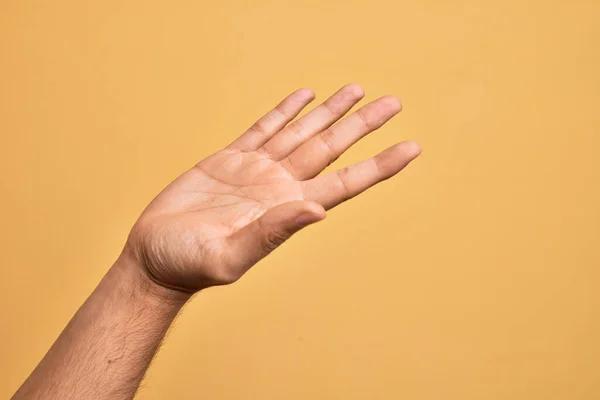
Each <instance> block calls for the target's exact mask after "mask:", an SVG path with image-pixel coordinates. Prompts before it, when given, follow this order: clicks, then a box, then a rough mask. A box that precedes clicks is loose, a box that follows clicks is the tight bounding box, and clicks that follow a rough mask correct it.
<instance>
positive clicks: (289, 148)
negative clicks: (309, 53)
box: [126, 84, 420, 292]
mask: <svg viewBox="0 0 600 400" xmlns="http://www.w3.org/2000/svg"><path fill="white" fill-rule="evenodd" d="M363 96H364V92H363V90H362V88H361V87H360V86H358V85H356V84H351V85H347V86H345V87H343V88H342V89H340V90H339V91H338V92H337V93H335V94H334V95H333V96H331V97H330V98H329V99H327V100H326V101H325V102H324V103H323V104H321V105H320V106H318V107H316V108H315V109H314V110H312V111H311V112H309V113H308V114H306V115H305V116H303V117H302V118H299V119H297V120H296V121H294V122H292V120H293V119H294V118H295V117H296V116H297V115H298V114H299V113H300V112H301V111H302V109H303V108H304V107H306V105H307V104H308V103H310V102H311V101H312V100H313V99H314V93H313V92H312V91H311V90H308V89H301V90H298V91H296V92H294V93H293V94H291V95H290V96H288V97H287V98H286V99H284V100H283V101H282V102H281V103H280V104H278V105H277V106H276V107H275V108H274V109H273V110H272V111H271V112H269V113H268V114H267V115H265V116H264V117H262V118H261V119H260V120H258V121H257V122H256V123H255V124H254V125H253V126H252V127H251V128H250V129H249V130H248V131H246V132H245V133H244V134H243V135H242V136H241V137H239V138H238V139H237V140H236V141H234V142H233V143H231V144H230V145H229V146H227V147H226V148H225V149H223V150H221V151H219V152H217V153H215V154H213V155H211V156H209V157H207V158H206V159H204V160H202V161H200V162H199V163H198V164H196V165H195V166H194V167H193V168H192V169H190V170H189V171H187V172H185V173H184V174H183V175H181V176H180V177H179V178H177V179H176V180H175V181H174V182H173V183H171V184H170V185H169V186H168V187H167V188H166V189H165V190H163V192H161V193H160V194H159V195H158V196H157V197H156V198H155V199H154V200H153V201H152V203H151V204H150V205H149V206H148V208H147V209H146V210H145V211H144V213H143V214H142V216H141V217H140V218H139V220H138V221H137V223H136V225H135V226H134V228H133V230H132V232H131V234H130V237H129V239H128V243H127V246H126V250H127V252H128V253H129V254H130V255H132V256H133V257H134V258H135V259H136V261H137V262H138V263H139V265H140V266H141V267H142V268H143V269H144V271H145V272H146V273H147V274H148V276H149V277H150V278H151V279H153V280H154V281H155V282H157V283H159V284H161V285H163V286H167V287H171V288H177V289H181V290H185V291H190V292H193V291H197V290H199V289H202V288H204V287H207V286H211V285H219V284H226V283H231V282H233V281H235V280H237V279H238V278H239V277H240V276H241V275H243V273H244V272H246V271H247V270H248V269H249V268H250V267H251V266H252V265H254V264H255V263H256V262H257V261H259V260H260V259H261V258H263V257H265V256H266V255H267V254H269V253H270V252H271V251H272V250H274V249H275V248H276V247H277V246H279V245H280V244H281V243H283V242H284V241H285V240H286V239H288V238H289V237H290V236H291V235H292V234H293V233H295V232H296V231H298V230H300V229H301V228H303V227H304V226H306V225H309V224H311V223H314V222H317V221H319V220H321V219H323V218H325V210H327V209H329V208H332V207H334V206H336V205H337V204H339V203H341V202H343V201H345V200H347V199H349V198H351V197H354V196H356V195H357V194H359V193H361V192H362V191H364V190H366V189H367V188H369V187H370V186H373V185H374V184H376V183H377V182H380V181H382V180H384V179H387V178H389V177H391V176H393V175H395V174H396V173H398V172H399V171H400V170H401V169H402V168H404V167H405V166H406V165H407V164H408V163H409V162H410V161H411V160H413V159H414V158H415V157H416V156H418V154H419V152H420V149H419V147H418V145H417V144H415V143H414V142H403V143H398V144H396V145H394V146H392V147H390V148H388V149H386V150H384V151H383V152H382V153H380V154H378V155H377V156H375V157H373V158H370V159H368V160H365V161H363V162H361V163H358V164H355V165H351V166H349V167H346V168H343V169H341V170H338V171H336V172H332V173H329V174H325V175H320V176H318V174H319V173H320V172H321V171H322V170H323V169H324V168H325V167H327V166H328V165H329V164H331V163H332V162H333V161H334V160H335V159H337V157H339V155H340V154H342V153H343V152H344V151H346V150H347V149H348V148H349V147H350V146H351V145H352V144H354V143H355V142H357V141H358V140H359V139H360V138H361V137H363V136H365V135H366V134H368V133H370V132H372V131H373V130H375V129H377V128H379V127H380V126H381V125H383V124H384V123H385V122H386V121H388V120H389V119H390V118H391V117H393V116H394V115H395V114H397V113H398V112H399V111H400V110H401V106H400V103H399V101H398V100H397V99H396V98H395V97H392V96H385V97H382V98H379V99H377V100H375V101H373V102H372V103H369V104H367V105H366V106H364V107H362V108H361V109H359V110H358V111H356V112H354V113H353V114H351V115H350V116H348V117H347V118H345V119H343V120H341V121H339V122H337V123H336V121H338V120H339V119H340V118H341V117H342V116H344V115H345V114H346V113H347V112H348V111H349V110H350V109H351V108H352V107H353V106H354V105H355V104H356V103H357V102H358V101H359V100H360V99H362V97H363ZM334 123H335V124H334Z"/></svg>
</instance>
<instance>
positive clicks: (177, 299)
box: [109, 252, 192, 308]
mask: <svg viewBox="0 0 600 400" xmlns="http://www.w3.org/2000/svg"><path fill="white" fill-rule="evenodd" d="M111 272H112V273H114V274H115V275H116V276H118V280H119V282H120V283H121V284H123V285H125V286H126V287H127V289H126V290H128V291H129V292H131V294H132V295H133V296H135V297H136V298H139V297H141V298H143V299H144V300H145V301H148V302H150V303H153V304H155V305H157V306H158V305H160V306H164V305H168V306H173V307H176V308H181V307H182V306H183V305H184V304H185V303H186V302H187V301H188V300H189V299H190V298H191V297H192V293H187V292H183V291H180V290H176V289H171V288H167V287H165V286H163V285H160V284H159V283H157V282H155V281H154V280H153V279H151V278H150V277H149V276H148V274H147V273H146V272H145V271H144V270H143V268H142V267H141V266H140V265H138V264H137V263H136V262H135V260H134V259H133V258H132V257H129V256H128V255H127V253H126V252H123V253H122V254H121V255H120V256H119V258H118V259H117V261H116V262H115V263H114V265H113V266H112V267H111ZM111 272H109V274H110V273H111Z"/></svg>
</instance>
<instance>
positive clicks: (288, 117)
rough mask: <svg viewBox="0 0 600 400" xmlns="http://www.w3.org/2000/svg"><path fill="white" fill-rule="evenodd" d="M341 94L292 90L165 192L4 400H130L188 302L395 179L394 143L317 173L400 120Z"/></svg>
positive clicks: (385, 101)
mask: <svg viewBox="0 0 600 400" xmlns="http://www.w3.org/2000/svg"><path fill="white" fill-rule="evenodd" d="M363 96H364V93H363V90H362V88H361V87H360V86H358V85H356V84H350V85H346V86H345V87H343V88H342V89H340V90H339V91H338V92H336V93H335V94H334V95H333V96H331V97H330V98H329V99H327V100H326V101H325V102H324V103H323V104H321V105H319V106H318V107H316V108H315V109H313V110H312V111H311V112H309V113H308V114H306V115H305V116H303V117H302V118H299V119H297V120H295V121H294V118H295V117H296V116H297V115H298V114H299V113H300V112H301V111H302V109H303V108H304V107H306V106H307V105H308V104H309V103H310V102H311V101H312V100H313V99H314V93H313V92H312V91H311V90H308V89H301V90H298V91H296V92H294V93H292V94H291V95H290V96H288V97H287V98H285V99H284V100H283V101H282V102H281V103H280V104H278V105H277V106H276V107H275V109H273V110H272V111H270V112H269V113H268V114H267V115H265V116H264V117H262V118H261V119H260V120H258V121H257V122H256V123H255V124H254V125H253V126H252V127H251V128H250V129H249V130H248V131H246V132H245V133H244V134H243V135H242V136H240V137H239V138H238V139H237V140H235V141H234V142H233V143H231V144H230V145H229V146H227V147H226V148H225V149H223V150H221V151H219V152H217V153H215V154H213V155H211V156H209V157H207V158H205V159H204V160H202V161H200V162H199V163H197V164H196V165H195V166H193V167H192V168H191V169H190V170H188V171H186V172H184V173H183V174H182V175H181V176H180V177H179V178H177V179H176V180H175V181H173V182H172V183H171V184H170V185H169V186H167V187H166V188H165V189H164V190H163V191H162V192H161V193H160V194H159V195H158V196H157V197H156V198H155V199H154V200H153V201H152V202H151V203H150V205H149V206H148V207H147V208H146V210H144V212H143V213H142V215H141V216H140V218H139V219H138V221H137V222H136V224H135V225H134V227H133V229H132V230H131V233H130V235H129V238H128V240H127V243H126V244H125V247H124V249H123V252H122V254H121V255H120V256H119V258H118V260H117V261H116V262H115V264H114V265H113V266H112V268H111V269H110V270H109V272H108V273H107V275H106V276H105V277H104V278H103V280H102V281H101V282H100V284H99V285H98V287H97V288H96V290H95V291H94V292H93V293H92V295H91V296H90V297H89V298H88V299H87V301H86V302H85V303H84V304H83V305H82V307H81V308H80V309H79V311H78V312H77V313H76V314H75V316H74V317H73V319H72V320H71V322H70V323H69V325H68V326H67V327H66V328H65V330H64V331H63V333H62V334H61V335H60V337H59V338H58V339H57V341H56V342H55V343H54V345H53V346H52V348H51V349H50V350H49V352H48V353H47V354H46V356H45V357H44V359H43V360H42V361H41V362H40V364H39V365H38V366H37V368H36V369H35V370H34V372H33V373H32V374H31V375H30V377H29V378H28V379H27V380H26V381H25V383H24V384H23V385H22V386H21V388H20V389H19V390H18V391H17V393H16V394H15V395H14V397H13V399H32V398H34V399H38V398H39V399H82V398H93V399H131V398H133V397H134V395H135V392H136V391H137V388H138V386H139V384H140V382H141V379H142V378H143V375H144V373H145V371H146V369H147V368H148V365H149V364H150V361H151V360H152V357H153V356H154V354H155V352H156V350H157V349H158V347H159V345H160V342H161V341H162V339H163V337H164V335H165V333H166V331H167V330H168V328H169V326H170V324H171V322H172V321H173V318H175V316H176V315H177V313H178V312H179V310H180V309H181V307H182V306H183V305H184V304H185V303H186V302H187V301H188V300H189V298H190V297H191V296H192V294H194V293H196V292H198V291H200V290H202V289H204V288H207V287H210V286H215V285H224V284H229V283H232V282H235V281H236V280H237V279H239V278H240V277H241V276H242V275H243V274H244V273H245V272H246V271H247V270H248V269H249V268H251V267H252V266H253V265H254V264H256V263H257V262H258V261H259V260H260V259H262V258H264V257H265V256H266V255H268V254H269V253H270V252H271V251H273V250H274V249H276V248H277V247H278V246H279V245H281V244H282V243H283V242H284V241H285V240H287V239H288V238H290V237H291V236H292V235H293V234H294V233H295V232H297V231H299V230H300V229H302V228H303V227H305V226H307V225H310V224H312V223H315V222H318V221H320V220H322V219H324V218H325V215H326V210H328V209H330V208H332V207H335V206H336V205H338V204H340V203H341V202H343V201H346V200H348V199H350V198H352V197H354V196H356V195H358V194H359V193H361V192H363V191H364V190H366V189H368V188H369V187H371V186H373V185H375V184H376V183H378V182H380V181H382V180H385V179H388V178H390V177H392V176H394V175H395V174H397V173H398V172H399V171H400V170H402V169H403V168H404V167H405V166H406V165H407V164H408V163H409V162H410V161H412V160H413V159H414V158H415V157H417V156H418V155H419V153H420V149H419V146H418V145H417V144H416V143H414V142H402V143H398V144H396V145H394V146H392V147H390V148H388V149H386V150H384V151H383V152H381V153H379V154H378V155H376V156H375V157H373V158H370V159H368V160H365V161H363V162H360V163H358V164H355V165H351V166H349V167H346V168H343V169H340V170H338V171H335V172H331V173H328V174H324V175H319V173H320V172H321V171H322V170H323V169H324V168H325V167H327V166H328V165H329V164H330V163H332V162H333V161H335V160H336V159H337V158H338V157H339V156H340V155H341V154H342V153H343V152H344V151H346V150H347V149H348V148H349V147H350V146H352V145H353V144H354V143H356V142H357V141H358V140H359V139H360V138H362V137H364V136H365V135H367V134H368V133H370V132H372V131H374V130H376V129H378V128H379V127H380V126H381V125H383V124H384V123H385V122H387V121H388V120H389V119H390V118H392V117H393V116H394V115H396V114H397V113H398V112H400V110H401V106H400V102H399V101H398V100H397V99H396V98H395V97H392V96H384V97H382V98H379V99H377V100H375V101H373V102H371V103H369V104H367V105H366V106H364V107H362V108H360V109H359V110H358V111H356V112H354V113H352V114H350V115H349V116H348V117H346V118H344V119H341V120H340V118H342V117H343V116H344V115H345V114H346V113H347V112H348V111H349V110H350V109H351V108H352V107H353V106H354V105H355V104H356V103H357V102H358V101H360V99H362V97H363Z"/></svg>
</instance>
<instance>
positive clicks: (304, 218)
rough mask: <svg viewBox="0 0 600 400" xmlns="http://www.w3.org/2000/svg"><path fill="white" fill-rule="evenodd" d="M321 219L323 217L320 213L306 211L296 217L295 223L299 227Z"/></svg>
mask: <svg viewBox="0 0 600 400" xmlns="http://www.w3.org/2000/svg"><path fill="white" fill-rule="evenodd" d="M322 219H323V218H322V217H321V216H320V215H317V214H313V213H306V214H302V215H300V216H299V217H298V218H296V223H297V224H298V225H299V226H300V227H305V226H306V225H310V224H314V223H315V222H317V221H320V220H322Z"/></svg>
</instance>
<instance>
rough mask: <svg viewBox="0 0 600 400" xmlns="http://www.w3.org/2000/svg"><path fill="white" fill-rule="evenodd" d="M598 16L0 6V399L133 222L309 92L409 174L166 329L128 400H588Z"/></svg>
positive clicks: (562, 11) (391, 4)
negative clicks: (357, 91)
mask: <svg viewBox="0 0 600 400" xmlns="http://www.w3.org/2000/svg"><path fill="white" fill-rule="evenodd" d="M598 21H600V2H598V1H596V0H577V1H567V0H563V1H549V0H544V1H542V0H532V1H526V2H525V1H522V0H519V1H516V0H511V1H506V0H496V1H484V0H478V1H475V0H456V1H447V0H437V1H436V0H424V1H417V0H411V1H408V0H369V1H367V0H345V1H341V0H340V1H337V2H327V1H322V0H303V1H294V2H292V1H274V0H245V1H241V0H222V1H215V2H199V1H191V0H187V1H148V0H146V1H141V0H139V1H122V0H109V1H106V0H105V1H96V2H91V1H80V0H77V1H76V0H60V1H59V0H57V1H41V0H39V1H34V0H30V1H17V0H4V1H2V2H1V3H0V134H1V135H2V136H1V142H0V143H1V145H0V169H1V171H2V173H1V178H0V179H1V180H0V188H1V198H0V204H1V208H0V210H1V211H0V212H1V214H2V215H1V221H2V223H1V224H2V229H1V230H0V240H1V243H2V252H1V253H0V265H1V268H2V279H0V297H1V298H0V315H1V321H0V324H1V328H0V359H1V362H0V382H1V384H0V397H2V398H7V397H9V396H10V395H11V394H12V393H13V392H14V391H15V390H16V388H17V387H18V386H19V385H20V383H21V382H22V381H23V379H25V377H26V376H27V375H28V374H29V372H30V371H31V370H32V368H33V367H34V366H35V365H36V363H37V362H38V360H39V359H40V358H41V357H42V356H43V354H44V353H45V352H46V350H47V349H48V347H49V346H50V344H51V343H52V342H53V341H54V339H55V338H56V336H57V335H58V334H59V332H60V331H61V330H62V328H63V327H64V325H65V324H66V323H67V321H68V320H69V319H70V318H71V316H72V314H73V313H74V312H75V310H76V309H77V307H78V306H79V305H80V304H81V302H82V301H83V300H84V299H85V298H86V296H87V295H88V294H89V293H90V292H91V290H92V289H93V288H94V287H95V285H96V284H97V282H98V281H99V279H100V278H101V276H102V275H103V274H104V273H105V271H106V270H107V268H108V267H109V266H110V265H111V263H112V262H113V260H114V259H115V257H116V256H117V255H118V253H119V251H120V248H121V245H122V244H123V242H124V240H125V238H126V235H127V233H128V230H129V228H130V227H131V225H132V223H133V222H134V220H135V218H136V217H137V216H138V214H139V213H140V211H141V210H142V208H143V207H144V206H145V204H146V203H147V202H148V201H149V200H150V199H151V198H152V197H153V195H154V194H155V193H157V191H159V190H160V189H161V188H162V187H163V186H164V185H165V184H167V183H168V182H169V181H170V180H171V179H172V178H174V177H175V176H176V175H177V174H178V173H180V172H181V171H183V170H184V169H186V168H188V167H189V166H191V165H193V163H194V162H195V161H197V160H198V159H200V158H201V157H204V156H206V155H208V154H209V153H211V152H213V151H215V150H217V149H219V148H221V147H222V146H224V145H226V144H227V143H229V142H230V141H231V140H233V139H234V138H235V137H236V136H237V135H239V134H240V133H241V132H242V131H243V130H244V129H245V128H246V127H247V126H248V125H249V124H251V123H252V122H253V120H254V119H255V118H257V117H259V116H260V115H261V114H263V113H264V112H265V111H267V110H268V109H269V108H270V107H271V106H272V105H274V104H275V103H276V102H277V101H278V100H279V99H280V98H282V97H283V96H284V95H286V94H288V93H289V92H291V91H293V90H294V89H296V88H299V87H303V86H304V87H310V88H313V89H314V90H315V91H316V92H317V94H318V97H319V99H324V98H325V96H327V95H328V94H330V93H331V92H333V91H334V90H336V89H337V88H338V87H340V86H342V85H343V84H345V83H348V82H358V83H360V84H362V85H363V86H364V88H365V89H366V91H367V100H371V99H374V98H375V97H378V96H380V95H383V94H387V93H393V94H396V95H398V96H399V97H400V98H401V99H402V100H403V102H404V111H403V113H402V114H401V115H400V116H399V117H397V118H396V119H394V120H393V121H392V122H390V123H389V124H388V125H386V126H385V127H384V128H383V129H381V130H380V131H378V132H377V133H375V134H373V135H371V136H370V137H368V138H366V139H365V140H363V141H361V143H359V144H358V145H357V146H355V147H354V148H353V149H352V150H351V151H349V152H348V153H347V154H346V155H344V156H343V157H342V158H341V159H340V160H339V161H338V163H337V164H336V165H338V166H339V165H344V164H347V163H350V162H353V161H357V160H360V159H363V158H365V157H367V156H369V155H371V154H374V153H376V152H377V151H378V150H379V149H382V148H384V147H386V146H387V145H390V144H392V143H394V142H396V141H398V140H401V139H409V138H410V139H414V140H417V141H418V142H420V143H421V145H422V147H423V154H422V156H421V158H419V159H418V160H417V161H415V162H414V163H413V164H411V166H410V167H409V168H408V169H407V170H406V171H405V172H404V173H402V174H401V176H399V177H398V178H396V179H395V180H392V181H388V182H386V183H384V184H382V185H380V186H378V187H376V188H375V189H373V190H371V191H369V192H368V193H366V194H365V195H363V196H361V197H360V198H358V199H356V200H354V201H352V202H349V203H346V204H344V205H342V206H341V207H339V208H338V209H335V210H333V211H332V212H330V215H329V218H328V219H327V220H326V222H324V223H321V224H318V225H317V226H314V227H310V228H308V230H307V231H306V232H303V233H301V234H299V235H298V236H297V237H295V238H294V239H293V240H292V241H291V242H289V243H287V244H286V245H285V246H284V247H283V248H281V249H280V250H278V251H277V252H276V253H275V254H273V255H272V256H270V257H269V258H268V259H267V260H265V261H264V262H262V263H260V265H258V266H257V267H255V268H254V269H253V270H252V271H251V272H250V273H249V274H248V275H247V276H245V277H244V278H243V279H242V280H241V281H240V282H238V283H236V284H235V285H233V286H231V287H221V288H215V289H210V290H208V291H206V292H205V293H202V294H201V295H199V296H197V297H196V299H195V300H194V301H193V302H192V303H191V304H189V306H187V307H186V309H185V312H184V313H183V315H182V316H180V318H179V319H178V320H177V322H176V324H175V328H174V329H173V330H172V331H171V333H170V334H169V336H168V338H167V343H166V345H165V346H164V347H163V349H162V350H161V352H160V353H159V355H158V357H157V359H156V361H155V363H154V365H153V366H152V368H151V370H150V372H149V377H148V379H147V380H146V382H145V384H144V388H143V389H142V392H141V394H140V396H139V397H140V398H141V399H184V400H185V399H290V400H294V399H350V400H352V399H461V400H464V399H598V398H600V364H599V359H600V344H599V340H600V339H599V338H600V322H599V321H600V295H599V294H598V285H599V282H600V269H599V267H600V255H599V252H598V240H599V237H600V228H599V223H600V188H599V182H600V158H599V156H598V153H599V149H600V139H599V135H600V112H599V111H598V109H599V108H600V74H599V71H600V23H599V22H598Z"/></svg>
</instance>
